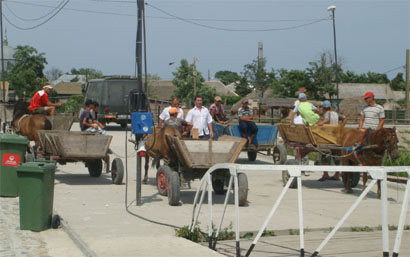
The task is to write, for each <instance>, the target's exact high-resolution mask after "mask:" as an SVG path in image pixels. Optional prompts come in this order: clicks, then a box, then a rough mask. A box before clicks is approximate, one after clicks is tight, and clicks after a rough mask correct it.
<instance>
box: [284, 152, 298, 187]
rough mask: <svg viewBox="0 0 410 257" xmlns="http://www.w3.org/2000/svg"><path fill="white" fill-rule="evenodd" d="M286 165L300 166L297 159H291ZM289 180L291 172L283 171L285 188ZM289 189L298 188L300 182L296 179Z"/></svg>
mask: <svg viewBox="0 0 410 257" xmlns="http://www.w3.org/2000/svg"><path fill="white" fill-rule="evenodd" d="M284 164H285V165H299V162H298V161H297V160H295V159H289V160H286V162H285V163H284ZM289 178H290V175H289V172H288V171H287V170H283V171H282V182H283V186H285V185H286V183H288V180H289ZM289 187H290V188H298V181H297V180H296V179H294V180H293V181H292V183H291V184H290V186H289Z"/></svg>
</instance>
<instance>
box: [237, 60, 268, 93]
mask: <svg viewBox="0 0 410 257" xmlns="http://www.w3.org/2000/svg"><path fill="white" fill-rule="evenodd" d="M265 65H266V59H265V58H262V59H261V60H258V59H255V60H253V61H252V63H250V64H245V66H244V67H243V68H244V69H243V73H242V75H243V77H245V78H246V80H247V81H248V83H250V84H251V85H252V86H253V87H254V89H255V90H256V91H257V94H258V96H262V95H263V92H265V90H266V89H267V88H268V87H269V81H270V80H269V75H268V73H267V71H266V69H265Z"/></svg>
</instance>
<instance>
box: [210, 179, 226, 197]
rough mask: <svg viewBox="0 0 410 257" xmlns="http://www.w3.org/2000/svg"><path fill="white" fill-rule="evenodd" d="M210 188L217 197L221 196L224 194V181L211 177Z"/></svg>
mask: <svg viewBox="0 0 410 257" xmlns="http://www.w3.org/2000/svg"><path fill="white" fill-rule="evenodd" d="M212 188H213V189H214V192H215V194H217V195H223V194H225V193H226V189H225V181H224V180H223V179H214V177H212Z"/></svg>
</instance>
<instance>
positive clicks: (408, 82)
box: [405, 49, 410, 119]
mask: <svg viewBox="0 0 410 257" xmlns="http://www.w3.org/2000/svg"><path fill="white" fill-rule="evenodd" d="M409 56H410V50H409V49H407V50H406V98H405V99H406V116H407V117H406V118H407V119H408V118H409V116H410V113H409V112H410V110H409V107H410V105H409V89H410V78H409V76H410V75H409V69H410V68H409V66H410V61H409V58H410V57H409Z"/></svg>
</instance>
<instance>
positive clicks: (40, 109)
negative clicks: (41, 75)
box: [28, 82, 63, 116]
mask: <svg viewBox="0 0 410 257" xmlns="http://www.w3.org/2000/svg"><path fill="white" fill-rule="evenodd" d="M52 89H53V87H52V86H51V84H50V83H49V82H46V83H45V84H44V86H43V90H39V91H37V92H36V93H35V94H34V95H33V97H32V98H31V103H30V106H29V107H28V110H29V111H30V113H31V114H45V115H49V116H54V114H55V110H56V107H57V106H61V105H63V104H62V103H51V102H50V101H49V100H48V94H50V93H51V90H52Z"/></svg>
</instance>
